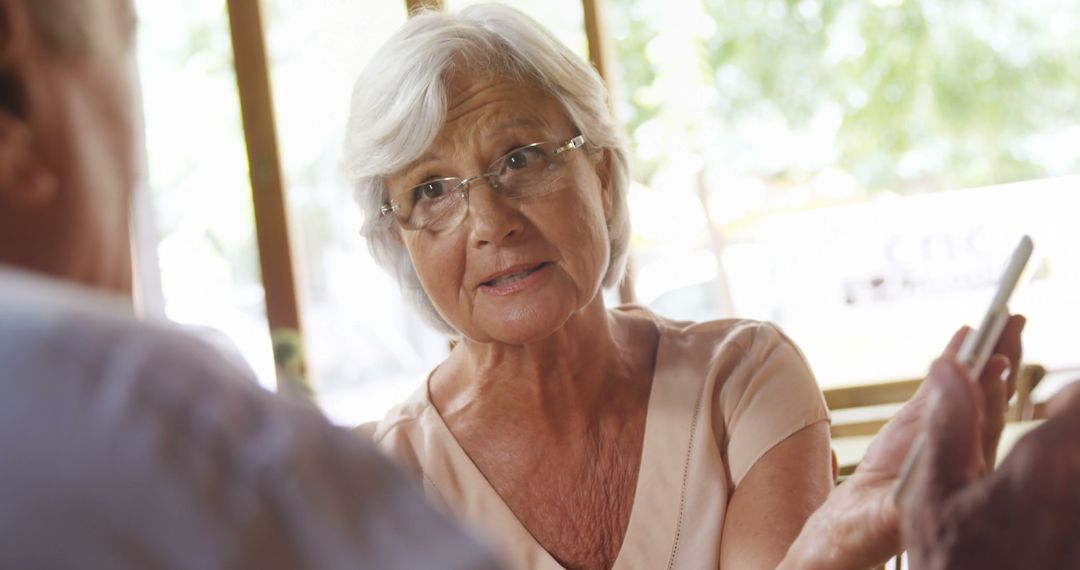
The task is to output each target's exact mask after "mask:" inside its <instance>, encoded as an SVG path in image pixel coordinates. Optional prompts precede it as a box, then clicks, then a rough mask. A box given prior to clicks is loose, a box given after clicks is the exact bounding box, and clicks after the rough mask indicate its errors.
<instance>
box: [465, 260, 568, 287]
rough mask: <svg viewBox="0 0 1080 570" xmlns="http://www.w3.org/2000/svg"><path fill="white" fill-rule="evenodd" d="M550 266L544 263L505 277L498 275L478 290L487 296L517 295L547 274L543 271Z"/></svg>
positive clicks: (481, 285) (482, 284)
mask: <svg viewBox="0 0 1080 570" xmlns="http://www.w3.org/2000/svg"><path fill="white" fill-rule="evenodd" d="M550 265H551V264H550V263H548V262H546V261H545V262H544V263H541V264H539V265H537V266H535V267H531V268H528V269H523V270H521V271H515V272H514V273H508V274H506V275H500V276H499V277H496V278H495V279H492V280H491V281H486V282H484V283H481V284H480V287H479V289H480V290H481V291H483V292H484V293H487V294H489V295H509V294H511V293H517V292H518V291H521V290H522V289H525V288H526V287H528V286H530V285H532V284H533V283H535V282H536V281H537V280H539V279H540V277H542V276H543V275H544V274H546V273H547V271H545V270H546V269H547V268H548V267H549V266H550Z"/></svg>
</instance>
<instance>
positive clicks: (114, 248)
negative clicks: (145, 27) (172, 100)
mask: <svg viewBox="0 0 1080 570" xmlns="http://www.w3.org/2000/svg"><path fill="white" fill-rule="evenodd" d="M133 33H134V15H133V10H132V7H131V1H130V0H0V264H14V265H17V266H20V267H23V268H26V269H30V270H34V271H39V272H44V273H47V274H51V275H54V276H57V277H61V278H65V279H71V280H75V281H79V282H82V283H85V284H88V285H93V286H97V287H102V288H106V289H111V290H116V291H121V292H125V293H126V292H129V291H130V288H131V269H130V253H129V243H128V225H129V198H130V192H131V188H132V186H133V182H134V160H133V154H134V153H133V150H134V147H133V137H132V134H133V124H132V123H133V114H132V98H131V87H132V83H131V76H130V59H129V52H130V48H131V44H132V38H133Z"/></svg>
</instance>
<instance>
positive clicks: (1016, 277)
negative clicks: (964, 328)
mask: <svg viewBox="0 0 1080 570" xmlns="http://www.w3.org/2000/svg"><path fill="white" fill-rule="evenodd" d="M1033 249H1034V244H1032V242H1031V238H1030V237H1028V236H1024V237H1022V238H1020V243H1019V244H1018V245H1017V246H1016V249H1014V250H1013V254H1012V257H1011V258H1009V264H1008V265H1006V266H1005V272H1004V273H1002V275H1001V280H1000V281H998V288H997V292H996V293H994V298H993V300H992V301H990V308H989V309H987V310H986V315H985V316H983V320H982V323H981V324H980V325H979V328H978V329H975V330H973V331H971V332H970V333H968V335H967V337H965V338H964V343H963V344H961V345H960V351H959V352H958V353H957V354H956V358H957V360H959V361H960V362H961V363H962V364H964V365H965V366H967V368H968V370H969V371H970V372H971V376H972V377H973V378H978V377H979V375H980V374H982V369H983V367H984V366H986V361H987V360H989V359H990V355H991V354H993V353H994V347H995V346H997V343H998V339H1000V337H1001V331H1002V329H1004V328H1005V323H1006V322H1007V321H1008V320H1009V307H1008V303H1009V297H1011V296H1012V294H1013V291H1015V290H1016V284H1017V283H1019V282H1020V275H1021V274H1022V273H1023V272H1024V266H1026V265H1027V262H1028V260H1029V259H1031V252H1032V250H1033Z"/></svg>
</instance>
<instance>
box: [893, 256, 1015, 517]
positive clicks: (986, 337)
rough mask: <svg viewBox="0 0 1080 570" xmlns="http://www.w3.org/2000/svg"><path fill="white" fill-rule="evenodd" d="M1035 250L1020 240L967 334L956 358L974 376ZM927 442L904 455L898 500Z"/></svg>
mask: <svg viewBox="0 0 1080 570" xmlns="http://www.w3.org/2000/svg"><path fill="white" fill-rule="evenodd" d="M1033 249H1034V244H1033V243H1032V241H1031V238H1030V237H1028V236H1026V235H1025V236H1023V237H1022V238H1020V243H1019V244H1018V245H1017V246H1016V249H1014V250H1013V254H1012V257H1010V258H1009V263H1008V265H1006V266H1005V272H1004V273H1002V274H1001V280H1000V281H998V288H997V292H996V293H994V298H993V299H992V300H991V301H990V308H988V309H987V310H986V315H985V316H983V320H982V323H980V324H979V328H978V329H976V330H973V331H971V332H969V333H968V335H967V336H966V337H964V342H963V344H961V345H960V351H959V352H957V353H956V359H957V360H959V361H960V363H961V364H963V365H964V366H966V367H967V369H968V371H970V372H971V377H972V378H975V379H978V378H979V376H980V375H981V374H982V370H983V367H985V366H986V361H987V360H989V359H990V355H992V354H993V353H994V347H996V346H997V343H998V340H1000V338H1001V331H1002V330H1003V329H1004V328H1005V323H1006V322H1008V320H1009V307H1008V303H1009V297H1011V296H1012V294H1013V291H1015V290H1016V285H1017V284H1018V283H1019V282H1020V275H1021V274H1023V272H1024V267H1025V266H1026V265H1027V262H1028V260H1029V259H1031V252H1032V250H1033ZM924 443H925V434H922V433H920V434H919V435H918V437H917V438H916V439H915V442H914V443H913V444H912V445H911V448H910V450H909V451H908V454H907V457H906V458H904V463H903V465H902V466H901V467H900V474H899V476H898V477H897V482H896V487H895V489H894V490H893V499H894V500H898V498H899V497H900V495H901V494H902V493H903V492H904V489H905V488H906V487H907V484H908V479H909V478H910V476H911V472H912V470H913V469H914V467H915V464H916V463H918V461H919V457H920V456H921V455H922V449H923V444H924Z"/></svg>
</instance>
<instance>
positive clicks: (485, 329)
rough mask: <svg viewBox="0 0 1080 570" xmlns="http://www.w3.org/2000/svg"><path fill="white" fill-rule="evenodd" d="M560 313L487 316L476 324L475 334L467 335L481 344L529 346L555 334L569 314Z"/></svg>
mask: <svg viewBox="0 0 1080 570" xmlns="http://www.w3.org/2000/svg"><path fill="white" fill-rule="evenodd" d="M562 313H563V312H562V311H533V310H520V311H506V312H503V313H502V314H494V315H489V316H487V318H482V319H479V320H478V322H477V323H476V325H477V327H476V328H477V331H476V332H477V334H476V335H475V336H473V335H467V336H470V337H473V338H474V339H475V340H478V341H481V342H498V343H502V344H529V343H532V342H537V341H541V340H544V339H545V338H547V337H549V336H551V335H553V334H555V333H556V332H557V331H558V330H559V329H560V328H561V327H562V326H563V324H564V323H566V320H567V318H569V316H570V315H569V314H562Z"/></svg>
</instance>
